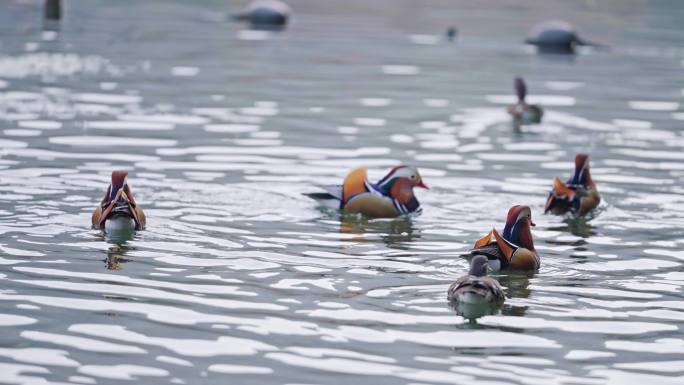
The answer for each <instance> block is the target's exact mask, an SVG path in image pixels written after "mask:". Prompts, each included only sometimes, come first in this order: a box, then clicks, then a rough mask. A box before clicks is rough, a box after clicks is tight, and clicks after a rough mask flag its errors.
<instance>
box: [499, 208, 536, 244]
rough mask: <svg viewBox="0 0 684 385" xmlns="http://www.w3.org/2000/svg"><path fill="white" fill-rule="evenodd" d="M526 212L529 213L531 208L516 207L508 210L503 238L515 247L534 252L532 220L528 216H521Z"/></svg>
mask: <svg viewBox="0 0 684 385" xmlns="http://www.w3.org/2000/svg"><path fill="white" fill-rule="evenodd" d="M525 211H527V212H528V213H529V212H530V208H529V207H527V206H521V205H516V206H513V207H511V208H510V210H508V216H507V217H506V226H505V227H504V231H503V238H504V239H505V240H507V241H508V242H510V243H512V244H514V245H518V246H522V247H524V248H526V249H529V250H534V242H533V241H532V233H531V230H530V225H531V222H530V219H529V217H528V216H523V217H521V216H520V215H521V214H523V213H524V212H525Z"/></svg>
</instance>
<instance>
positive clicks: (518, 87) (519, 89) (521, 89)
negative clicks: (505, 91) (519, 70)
mask: <svg viewBox="0 0 684 385" xmlns="http://www.w3.org/2000/svg"><path fill="white" fill-rule="evenodd" d="M514 86H515V94H516V95H518V103H523V102H525V96H527V85H526V84H525V81H524V80H523V79H522V78H521V77H517V78H515V82H514Z"/></svg>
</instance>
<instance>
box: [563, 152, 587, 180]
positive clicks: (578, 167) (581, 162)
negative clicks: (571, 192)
mask: <svg viewBox="0 0 684 385" xmlns="http://www.w3.org/2000/svg"><path fill="white" fill-rule="evenodd" d="M591 184H593V181H592V180H591V174H590V172H589V155H587V154H577V156H576V157H575V173H574V174H573V175H572V178H570V180H568V185H572V186H589V185H591Z"/></svg>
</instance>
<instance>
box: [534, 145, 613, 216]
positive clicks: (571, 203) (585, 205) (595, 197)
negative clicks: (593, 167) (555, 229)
mask: <svg viewBox="0 0 684 385" xmlns="http://www.w3.org/2000/svg"><path fill="white" fill-rule="evenodd" d="M600 202H601V196H600V195H599V193H598V190H597V189H596V184H595V183H594V181H593V180H592V179H591V173H590V172H589V155H587V154H577V155H576V156H575V173H574V174H573V175H572V178H570V179H568V181H567V182H566V183H563V182H562V181H561V180H560V178H558V177H556V178H555V179H554V180H553V187H552V189H551V192H549V197H548V198H547V199H546V206H545V207H544V214H546V213H548V212H551V213H552V214H554V215H563V214H565V213H568V212H570V213H573V214H575V215H577V216H582V215H584V214H586V213H588V212H589V211H591V210H593V209H595V208H596V206H598V204H599V203H600Z"/></svg>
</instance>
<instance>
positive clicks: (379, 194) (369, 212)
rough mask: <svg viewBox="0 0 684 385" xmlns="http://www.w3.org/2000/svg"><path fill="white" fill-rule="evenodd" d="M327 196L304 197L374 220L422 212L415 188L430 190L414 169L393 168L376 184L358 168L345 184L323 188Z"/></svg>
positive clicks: (404, 166)
mask: <svg viewBox="0 0 684 385" xmlns="http://www.w3.org/2000/svg"><path fill="white" fill-rule="evenodd" d="M320 187H321V188H323V189H324V190H326V191H327V192H326V193H310V194H305V195H307V196H309V197H311V198H314V199H317V200H327V201H333V202H334V203H335V204H336V205H337V206H338V207H339V208H340V209H341V210H343V211H345V212H349V213H361V214H364V215H366V216H369V217H372V218H394V217H398V216H400V215H405V214H410V213H414V212H418V211H420V203H418V199H416V196H415V195H414V193H413V188H414V187H421V188H424V189H427V188H428V187H427V186H426V185H425V184H424V183H423V180H422V179H421V177H420V174H419V173H418V169H417V168H416V167H414V166H408V165H399V166H396V167H394V168H392V169H391V170H390V171H389V173H387V175H385V177H384V178H382V179H380V180H379V181H378V182H377V183H370V182H369V181H368V171H367V170H366V168H365V167H359V168H356V169H354V170H352V171H351V172H349V174H347V176H346V177H345V178H344V182H343V184H342V185H333V186H320Z"/></svg>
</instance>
